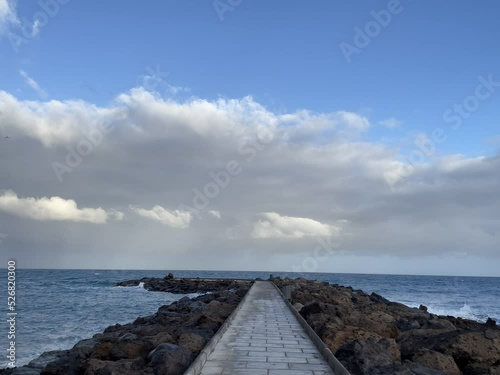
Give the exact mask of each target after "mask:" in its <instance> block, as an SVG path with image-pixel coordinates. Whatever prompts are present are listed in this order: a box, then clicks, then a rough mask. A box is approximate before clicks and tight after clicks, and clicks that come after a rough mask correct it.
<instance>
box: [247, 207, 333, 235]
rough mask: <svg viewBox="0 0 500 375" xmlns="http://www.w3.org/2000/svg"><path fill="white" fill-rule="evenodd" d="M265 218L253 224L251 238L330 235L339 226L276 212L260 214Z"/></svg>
mask: <svg viewBox="0 0 500 375" xmlns="http://www.w3.org/2000/svg"><path fill="white" fill-rule="evenodd" d="M261 215H262V216H264V217H265V218H266V220H260V221H259V222H257V223H255V224H254V227H253V232H252V237H253V238H302V237H305V236H318V237H319V236H332V235H336V234H338V233H339V231H340V228H339V227H337V226H334V225H329V224H323V223H321V222H319V221H316V220H313V219H309V218H303V217H291V216H281V215H280V214H278V213H276V212H264V213H262V214H261Z"/></svg>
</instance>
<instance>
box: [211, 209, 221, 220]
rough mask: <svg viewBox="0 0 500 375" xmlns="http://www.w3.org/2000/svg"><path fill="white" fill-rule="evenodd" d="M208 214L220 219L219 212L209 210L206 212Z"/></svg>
mask: <svg viewBox="0 0 500 375" xmlns="http://www.w3.org/2000/svg"><path fill="white" fill-rule="evenodd" d="M208 213H209V214H210V215H212V216H213V217H215V218H217V219H220V218H221V215H220V212H219V211H215V210H210V211H208Z"/></svg>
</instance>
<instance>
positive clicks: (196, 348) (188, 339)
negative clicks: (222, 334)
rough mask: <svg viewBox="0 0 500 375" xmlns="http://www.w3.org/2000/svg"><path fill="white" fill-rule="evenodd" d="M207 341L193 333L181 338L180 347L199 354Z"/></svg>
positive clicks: (183, 335)
mask: <svg viewBox="0 0 500 375" xmlns="http://www.w3.org/2000/svg"><path fill="white" fill-rule="evenodd" d="M205 344H206V341H205V339H204V338H203V337H202V336H200V335H198V334H196V333H193V332H186V333H183V334H182V335H181V336H180V337H179V345H180V346H183V347H185V348H188V349H189V350H190V351H192V352H194V353H197V352H200V351H201V350H202V349H203V348H204V347H205Z"/></svg>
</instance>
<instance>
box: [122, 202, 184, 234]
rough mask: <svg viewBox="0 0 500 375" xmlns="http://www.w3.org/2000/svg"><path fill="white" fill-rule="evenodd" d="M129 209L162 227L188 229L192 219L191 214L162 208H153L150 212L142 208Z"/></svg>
mask: <svg viewBox="0 0 500 375" xmlns="http://www.w3.org/2000/svg"><path fill="white" fill-rule="evenodd" d="M130 208H131V210H133V211H134V212H136V213H137V214H138V215H140V216H142V217H145V218H148V219H151V220H155V221H159V222H160V223H162V224H164V225H167V226H169V227H172V228H177V229H184V228H188V227H189V224H190V223H191V220H192V218H193V216H192V215H191V213H190V212H188V211H182V210H167V209H166V208H163V207H162V206H154V207H153V208H152V209H150V210H146V209H144V208H135V207H130Z"/></svg>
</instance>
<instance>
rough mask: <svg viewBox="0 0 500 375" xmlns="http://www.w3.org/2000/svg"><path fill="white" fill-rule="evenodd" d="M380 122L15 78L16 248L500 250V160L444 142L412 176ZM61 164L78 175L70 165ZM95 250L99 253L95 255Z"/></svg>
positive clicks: (231, 262) (3, 108)
mask: <svg viewBox="0 0 500 375" xmlns="http://www.w3.org/2000/svg"><path fill="white" fill-rule="evenodd" d="M372 123H377V124H378V123H379V121H378V120H372V119H369V118H368V117H366V116H363V115H361V114H358V113H354V112H347V111H343V110H338V111H333V112H331V113H314V112H312V111H308V110H306V109H304V110H299V111H294V112H288V113H283V112H276V111H272V110H270V109H268V108H266V107H265V106H263V105H262V104H260V103H258V102H257V101H256V100H254V99H253V98H252V97H244V98H240V99H217V100H205V99H200V98H190V99H188V100H184V101H181V100H174V99H172V98H164V97H162V96H160V95H159V94H158V93H155V92H151V91H148V90H146V89H145V88H142V87H138V88H134V89H132V90H130V91H127V92H124V93H122V94H120V95H118V96H117V97H116V99H115V100H114V101H113V102H112V103H110V104H109V105H106V106H98V105H95V104H92V103H88V102H85V101H81V100H67V101H58V100H50V101H43V100H40V101H24V100H20V99H18V98H16V97H15V96H14V95H12V94H11V93H7V92H4V91H0V135H2V136H5V135H9V137H10V138H9V139H4V138H3V137H2V138H1V139H0V140H1V148H0V168H1V169H0V170H1V171H2V179H1V182H0V189H5V190H9V192H8V193H3V195H2V196H1V202H2V203H1V206H0V207H1V209H0V232H1V233H6V234H8V237H6V238H5V239H3V242H2V246H9V249H10V251H18V252H19V254H20V255H19V257H21V258H23V257H24V258H25V259H27V260H28V259H31V257H32V256H34V255H33V253H32V251H31V250H30V249H31V248H37V249H39V250H40V252H46V253H47V254H50V257H49V258H50V259H64V262H66V263H61V266H71V264H73V263H74V264H76V263H78V264H81V265H86V266H88V267H104V266H107V267H137V266H138V265H141V266H142V267H145V268H152V267H160V266H164V267H168V268H184V269H188V268H219V269H220V268H229V269H231V268H236V269H241V268H242V267H243V268H246V269H252V268H253V269H259V268H260V266H261V265H262V264H266V265H268V266H269V267H272V266H273V265H275V266H276V268H280V267H281V268H283V269H286V268H289V266H287V265H286V263H287V262H292V261H294V260H293V259H295V257H297V256H299V255H300V254H303V253H304V252H305V251H307V249H310V248H314V241H315V240H316V238H317V237H318V236H319V237H324V236H334V237H335V238H336V241H337V242H338V243H339V245H340V248H341V250H342V252H343V254H348V255H352V256H363V257H378V258H380V257H383V256H393V257H399V258H402V259H403V258H405V259H413V258H416V257H423V256H430V255H432V256H439V257H441V256H447V257H454V256H455V255H454V254H462V255H463V254H468V256H477V257H483V258H484V259H495V261H497V260H498V256H499V255H500V254H499V249H498V244H499V243H500V229H499V228H500V226H499V225H498V212H499V211H500V201H499V200H498V191H500V179H499V178H498V176H500V158H499V157H498V156H486V155H485V156H482V157H474V158H471V157H468V156H465V155H443V156H439V157H438V156H434V157H433V158H432V159H430V158H429V159H425V160H423V161H422V162H421V163H418V164H415V165H413V166H411V167H412V173H411V174H409V175H407V176H402V175H401V170H404V168H406V167H408V165H407V164H405V162H404V161H402V160H405V158H404V156H405V155H404V153H403V151H401V150H399V149H397V148H394V147H390V146H386V145H384V144H381V143H380V142H372V141H370V139H369V138H368V136H367V131H368V130H369V129H370V128H371V124H372ZM102 124H110V128H111V129H112V130H111V131H108V132H103V131H102V129H101V128H102ZM386 125H393V123H390V122H387V124H386ZM68 155H69V156H68ZM75 155H77V156H78V157H79V162H78V163H72V160H73V161H74V158H75ZM54 162H58V163H60V164H61V165H65V166H67V167H68V168H70V169H71V173H66V174H64V178H63V179H58V178H57V175H56V173H55V172H54V169H53V167H52V165H53V163H54ZM228 166H229V167H228ZM233 172H234V173H233ZM387 175H390V176H395V179H394V180H393V182H394V183H392V184H389V183H388V180H387V178H386V176H387ZM14 192H15V193H14ZM18 195H19V197H18ZM20 197H45V198H20ZM48 197H52V198H48ZM60 197H66V198H60ZM67 197H71V199H68V198H67ZM76 202H78V204H77V203H76ZM79 207H88V208H79ZM91 207H94V208H91ZM130 207H133V208H132V209H131V208H130ZM129 213H130V214H129ZM217 213H218V214H217ZM220 213H223V215H221V214H220ZM12 218H16V219H12ZM116 219H118V220H116ZM119 219H122V220H119ZM214 219H217V220H214ZM341 220H346V221H347V223H348V224H346V225H343V224H339V223H341ZM40 221H45V223H44V226H43V229H42V228H41V227H40V226H39V225H40V223H39V222H40ZM76 222H81V223H82V225H75V223H76ZM85 222H86V223H96V224H102V223H107V225H106V231H105V232H104V231H99V232H96V230H95V228H96V227H99V226H91V225H83V223H85ZM69 223H71V230H69V229H68V228H69V227H68V225H70V224H69ZM157 224H163V225H157ZM339 228H342V229H341V230H340V229H339ZM181 229H182V230H181ZM68 236H71V244H64V243H65V242H64V241H63V240H65V239H67V238H68ZM88 249H93V250H92V251H95V254H94V258H92V260H82V259H81V258H79V256H80V255H79V254H80V253H81V252H85V251H90V250H88ZM142 252H145V253H147V254H148V256H147V257H146V256H142V255H141V254H142ZM37 259H38V258H37ZM44 259H48V258H43V259H38V260H37V261H38V262H44V261H45V260H44ZM158 259H161V261H162V262H163V263H161V264H158V261H157V260H158ZM220 259H224V263H223V264H221V263H220ZM61 262H62V261H61ZM72 262H73V263H72ZM79 262H80V263H79ZM81 262H83V263H81ZM86 262H87V263H86ZM337 263H338V259H337V260H336V259H333V258H332V259H330V260H328V261H325V262H322V267H325V270H328V269H333V268H332V267H335V265H336V264H337ZM74 264H73V266H75V265H74ZM240 266H241V267H240Z"/></svg>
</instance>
